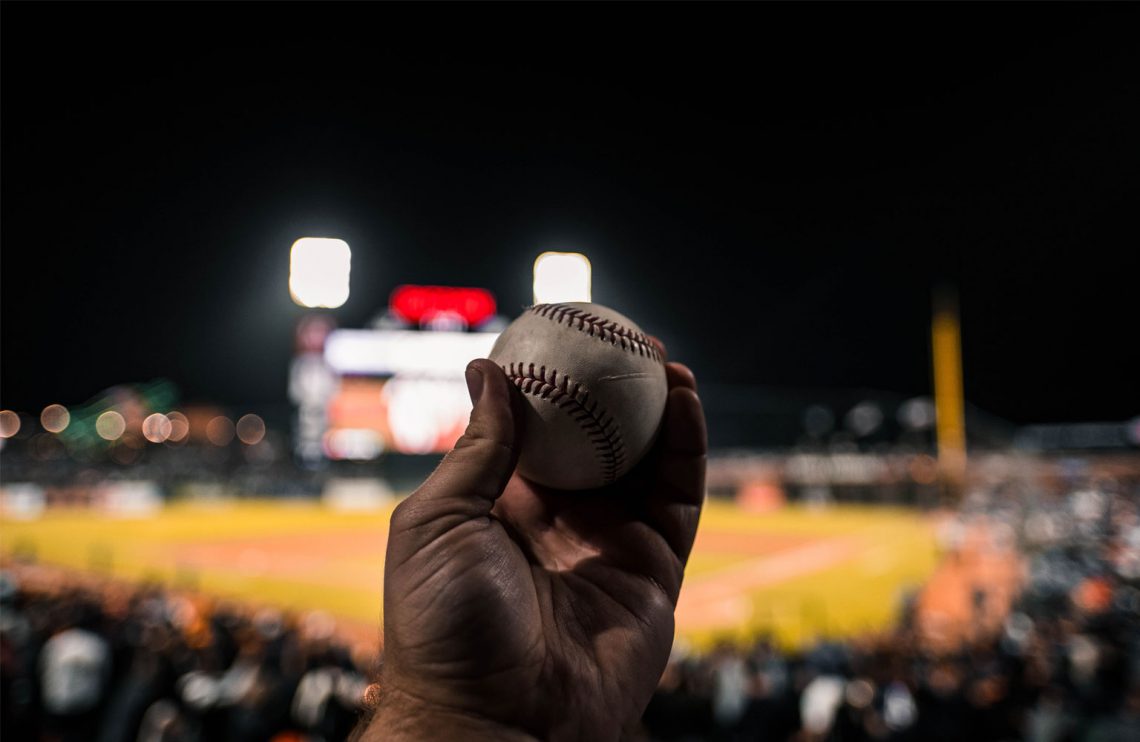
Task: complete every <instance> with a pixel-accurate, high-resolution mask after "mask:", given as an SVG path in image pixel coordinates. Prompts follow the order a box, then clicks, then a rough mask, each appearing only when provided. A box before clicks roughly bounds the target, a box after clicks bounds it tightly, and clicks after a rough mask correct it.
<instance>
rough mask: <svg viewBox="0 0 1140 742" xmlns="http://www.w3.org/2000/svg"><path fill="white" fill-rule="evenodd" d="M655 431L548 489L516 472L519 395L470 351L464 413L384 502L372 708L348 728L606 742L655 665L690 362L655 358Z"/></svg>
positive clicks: (668, 636)
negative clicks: (604, 477) (380, 653)
mask: <svg viewBox="0 0 1140 742" xmlns="http://www.w3.org/2000/svg"><path fill="white" fill-rule="evenodd" d="M667 375H668V380H669V387H670V389H669V396H668V401H667V404H666V408H665V417H664V422H663V424H662V429H661V432H660V434H659V437H658V440H657V442H656V444H655V446H654V448H653V450H652V451H650V453H649V454H648V455H647V456H646V458H645V459H644V460H643V461H642V462H641V463H639V464H638V465H637V466H636V467H635V468H634V470H633V471H631V472H630V473H629V474H628V475H627V476H625V477H623V478H622V479H620V480H618V481H617V482H616V483H614V484H612V485H610V486H608V487H604V488H601V489H598V490H592V491H584V492H560V491H556V490H551V489H547V488H543V487H541V486H539V485H536V484H532V483H530V482H528V481H526V480H525V479H523V478H521V477H520V476H518V475H517V474H515V473H514V471H515V464H516V461H517V459H518V453H517V451H518V447H517V445H516V443H517V440H518V436H520V435H523V434H525V431H521V430H519V425H520V421H521V420H522V419H523V417H522V415H521V414H520V410H521V407H520V406H521V405H523V404H526V402H525V400H523V399H522V397H521V395H520V394H519V392H518V390H517V389H515V387H514V386H512V385H511V384H510V382H509V381H508V380H507V378H506V376H505V375H504V374H503V372H502V370H501V369H500V368H499V367H498V366H496V365H495V364H494V363H492V362H491V361H488V360H477V361H473V362H472V363H471V364H470V365H469V366H468V372H467V379H468V386H469V387H470V388H471V394H472V400H473V402H474V409H473V411H472V414H471V422H470V424H469V426H468V428H467V431H466V433H465V434H464V435H463V437H462V438H461V439H460V440H459V442H458V443H457V444H456V446H455V449H454V450H452V451H451V452H450V453H448V454H447V456H446V457H444V460H443V462H442V463H441V464H440V466H439V468H438V469H436V471H435V472H434V473H433V474H432V475H431V477H430V478H429V479H428V480H427V481H426V482H424V484H423V485H422V486H421V487H420V488H419V489H418V490H417V491H416V492H415V493H414V494H412V495H411V496H410V497H409V498H407V499H406V500H405V501H404V502H402V503H400V505H399V506H398V507H397V508H396V510H395V512H393V513H392V522H391V528H390V531H389V535H388V554H387V561H386V562H385V565H384V575H385V577H384V661H383V667H382V670H381V675H380V688H379V699H380V700H379V705H378V707H377V710H376V714H375V716H374V717H373V718H372V720H371V722H370V724H369V725H368V727H367V729H366V730H365V731H364V733H363V738H364V739H380V738H381V737H382V738H384V739H393V738H398V739H400V738H408V739H410V738H423V737H426V736H428V735H433V736H434V735H444V736H443V737H442V738H443V739H452V738H463V739H480V738H483V739H490V738H494V739H510V738H518V739H525V738H529V737H539V738H542V739H589V740H604V739H617V738H618V736H619V735H620V733H621V731H622V729H623V728H624V727H625V726H627V725H630V724H633V723H636V722H637V720H638V719H639V718H640V716H641V714H642V712H643V711H644V709H645V706H646V705H647V704H648V702H649V699H650V697H651V696H652V694H653V691H654V688H655V687H656V684H657V681H658V679H659V678H660V676H661V673H662V671H663V670H664V668H665V664H666V662H667V660H668V656H669V651H670V648H671V647H672V642H673V609H674V607H675V606H676V603H677V595H678V592H679V590H680V588H681V579H682V577H683V575H684V569H685V562H686V561H687V559H688V556H689V551H690V549H691V548H692V544H693V538H694V537H695V535H696V529H697V520H698V518H699V516H700V508H701V503H702V501H703V498H704V478H705V453H706V441H705V422H704V414H703V412H702V410H701V404H700V400H699V399H698V397H697V394H696V382H695V380H694V379H693V375H692V373H691V372H689V370H688V369H686V368H685V367H684V366H681V365H679V364H675V363H670V364H667Z"/></svg>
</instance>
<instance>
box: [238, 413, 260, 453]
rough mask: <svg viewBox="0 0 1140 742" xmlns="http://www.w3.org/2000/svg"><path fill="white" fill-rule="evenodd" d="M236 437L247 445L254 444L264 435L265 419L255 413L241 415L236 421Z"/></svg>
mask: <svg viewBox="0 0 1140 742" xmlns="http://www.w3.org/2000/svg"><path fill="white" fill-rule="evenodd" d="M237 437H238V440H240V441H241V442H242V443H244V444H246V445H247V446H254V445H257V444H258V443H260V442H261V439H262V438H264V437H265V421H264V420H262V419H261V418H260V417H258V416H257V415H253V414H249V415H242V416H241V418H239V419H238V421H237Z"/></svg>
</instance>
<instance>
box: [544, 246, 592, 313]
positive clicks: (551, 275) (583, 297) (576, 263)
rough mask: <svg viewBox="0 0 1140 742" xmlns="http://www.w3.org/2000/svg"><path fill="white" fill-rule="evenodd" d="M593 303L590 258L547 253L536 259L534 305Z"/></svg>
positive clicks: (573, 253) (576, 253) (563, 253)
mask: <svg viewBox="0 0 1140 742" xmlns="http://www.w3.org/2000/svg"><path fill="white" fill-rule="evenodd" d="M567 301H590V259H589V258H587V257H586V256H585V255H583V254H582V253H578V252H544V253H543V254H541V255H539V256H538V257H537V258H535V260H534V303H535V304H553V303H558V302H567Z"/></svg>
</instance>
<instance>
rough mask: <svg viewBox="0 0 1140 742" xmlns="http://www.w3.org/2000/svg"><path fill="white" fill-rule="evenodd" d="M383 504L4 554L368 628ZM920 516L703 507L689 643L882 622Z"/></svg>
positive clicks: (82, 533) (255, 516)
mask: <svg viewBox="0 0 1140 742" xmlns="http://www.w3.org/2000/svg"><path fill="white" fill-rule="evenodd" d="M389 515H390V509H386V510H379V511H374V512H368V513H360V512H351V513H350V512H337V511H334V510H331V509H328V508H326V507H324V506H323V505H321V504H320V503H316V502H291V501H287V502H280V501H274V502H270V501H255V502H250V501H242V502H230V501H223V502H219V503H212V504H208V505H206V504H195V503H174V504H171V505H168V506H167V507H165V508H164V509H163V510H161V511H160V512H158V513H157V514H154V515H151V516H148V517H145V518H136V519H124V518H111V517H107V516H100V515H95V514H92V513H90V512H79V511H70V512H69V511H54V512H53V511H48V512H47V513H45V514H44V515H43V516H41V517H40V518H38V519H36V520H31V521H15V520H11V519H6V520H5V522H3V524H2V527H0V553H2V554H3V556H4V557H5V558H13V557H17V558H23V559H29V558H30V559H34V560H35V561H37V562H39V563H42V564H48V565H56V566H61V567H68V568H73V569H77V570H83V571H87V572H95V573H100V574H103V575H107V576H113V577H117V578H125V579H129V580H151V581H159V582H161V583H163V584H166V585H169V586H173V587H175V588H183V589H187V590H193V591H200V592H202V593H207V594H210V595H214V596H218V597H226V598H232V599H236V600H241V601H245V602H249V603H254V604H266V605H273V606H277V607H280V608H284V609H288V610H297V611H303V610H314V609H320V610H324V611H327V612H328V613H331V614H332V615H333V616H335V617H336V618H337V619H338V623H339V624H340V626H341V627H342V628H343V630H344V631H345V632H346V633H355V634H356V636H375V635H376V633H377V627H378V626H379V618H380V612H381V588H382V576H383V565H384V546H385V537H386V534H387V524H388V518H389ZM934 532H935V524H934V522H933V520H932V519H931V518H930V517H929V516H924V515H922V514H919V513H916V512H914V511H909V510H903V509H891V508H885V507H859V506H833V507H830V508H827V509H822V510H819V509H807V508H802V507H796V506H788V507H784V508H781V509H779V510H776V511H773V512H768V513H752V512H747V511H745V510H742V509H741V508H739V507H737V506H735V505H733V504H731V503H728V502H722V501H711V502H709V503H708V505H707V506H706V509H705V512H704V514H703V516H702V520H701V526H700V531H699V535H698V538H697V543H696V546H695V548H694V552H693V556H692V559H691V561H690V563H689V568H688V571H687V573H686V581H685V586H684V589H683V590H682V595H681V601H680V604H679V605H678V607H677V631H678V634H679V636H681V637H683V638H685V639H687V640H688V641H689V642H690V643H692V644H693V645H695V646H698V647H702V646H707V645H708V644H709V643H711V642H713V641H715V640H716V639H718V638H722V637H723V638H730V637H731V638H736V639H742V638H747V637H749V636H752V635H755V634H758V633H770V634H772V635H774V636H775V637H776V638H777V639H778V640H779V641H780V642H781V643H784V644H787V645H799V644H802V643H805V642H808V641H810V640H812V639H814V638H817V637H820V636H850V635H856V634H862V633H865V632H870V631H875V630H878V629H881V628H884V627H886V626H887V625H889V624H890V623H891V622H892V621H893V620H894V618H895V617H896V616H897V614H898V608H899V605H900V600H901V597H902V595H903V594H904V593H905V591H908V590H912V589H916V588H918V587H919V586H921V585H922V584H923V582H924V581H926V580H927V579H928V578H929V577H930V575H931V574H932V573H933V572H934V570H935V567H936V565H937V563H938V554H937V548H936V545H935V538H934Z"/></svg>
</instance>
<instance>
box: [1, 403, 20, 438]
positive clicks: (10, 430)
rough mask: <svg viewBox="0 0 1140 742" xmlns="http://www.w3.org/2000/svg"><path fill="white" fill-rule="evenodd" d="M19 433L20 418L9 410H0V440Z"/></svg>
mask: <svg viewBox="0 0 1140 742" xmlns="http://www.w3.org/2000/svg"><path fill="white" fill-rule="evenodd" d="M19 432H20V416H19V415H17V414H16V413H15V412H12V411H11V410H0V438H11V437H12V436H14V435H16V433H19Z"/></svg>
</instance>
